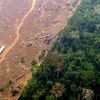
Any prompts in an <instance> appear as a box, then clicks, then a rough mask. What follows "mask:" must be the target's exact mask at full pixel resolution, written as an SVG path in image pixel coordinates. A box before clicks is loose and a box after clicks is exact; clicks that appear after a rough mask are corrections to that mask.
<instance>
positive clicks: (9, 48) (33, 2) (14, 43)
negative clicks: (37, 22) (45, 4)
mask: <svg viewBox="0 0 100 100" xmlns="http://www.w3.org/2000/svg"><path fill="white" fill-rule="evenodd" d="M35 3H36V0H32V6H31V8H30V10H29V11H28V12H27V13H26V14H25V15H24V17H23V18H22V20H21V22H20V23H19V25H18V27H17V29H16V38H15V40H14V42H13V43H12V44H11V45H10V46H9V47H8V48H6V49H5V51H4V52H3V54H2V56H1V59H0V63H1V62H2V61H3V60H4V58H5V57H6V55H7V54H8V53H9V52H10V50H11V49H12V48H13V47H15V45H16V44H17V42H18V41H19V38H20V29H21V27H22V26H23V24H24V21H25V19H26V18H27V17H28V16H29V14H30V13H31V12H32V11H33V9H34V7H35Z"/></svg>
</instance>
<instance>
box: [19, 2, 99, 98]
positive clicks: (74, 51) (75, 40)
mask: <svg viewBox="0 0 100 100" xmlns="http://www.w3.org/2000/svg"><path fill="white" fill-rule="evenodd" d="M99 7H100V0H82V2H81V4H80V6H79V7H78V9H77V11H76V12H75V14H74V15H73V17H71V19H70V20H69V22H68V24H67V25H66V27H65V28H64V29H63V30H62V31H61V32H60V33H59V37H58V38H57V40H56V41H55V43H54V45H53V47H52V48H51V49H50V50H49V52H48V54H47V56H46V57H45V59H44V61H43V63H42V64H41V66H37V64H33V65H32V68H31V71H32V72H33V74H32V79H31V80H30V81H29V82H28V84H27V86H26V87H25V88H24V89H23V91H22V93H21V95H20V97H19V100H100V11H99Z"/></svg>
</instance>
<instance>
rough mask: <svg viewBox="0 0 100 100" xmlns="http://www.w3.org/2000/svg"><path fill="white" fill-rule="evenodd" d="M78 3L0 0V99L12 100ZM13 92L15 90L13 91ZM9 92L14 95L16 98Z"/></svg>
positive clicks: (62, 0)
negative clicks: (32, 65) (32, 66)
mask: <svg viewBox="0 0 100 100" xmlns="http://www.w3.org/2000/svg"><path fill="white" fill-rule="evenodd" d="M79 4H80V0H0V49H1V47H2V46H4V47H5V48H4V50H3V51H2V52H0V100H1V99H8V100H16V96H17V97H18V95H19V94H20V92H21V90H22V89H23V87H24V86H25V85H26V84H27V81H28V80H29V79H31V77H32V76H31V71H30V68H31V62H34V61H35V62H37V63H38V65H40V64H41V63H42V61H43V58H44V56H45V55H46V54H47V52H48V50H49V49H50V47H51V46H52V44H53V42H54V41H55V40H56V38H57V36H58V33H59V31H60V30H62V29H63V28H64V27H65V25H66V24H67V22H68V20H69V18H70V17H71V16H72V15H73V13H74V12H75V11H76V9H77V6H78V5H79ZM15 90H17V91H15ZM12 92H17V95H16V96H13V95H12Z"/></svg>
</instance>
